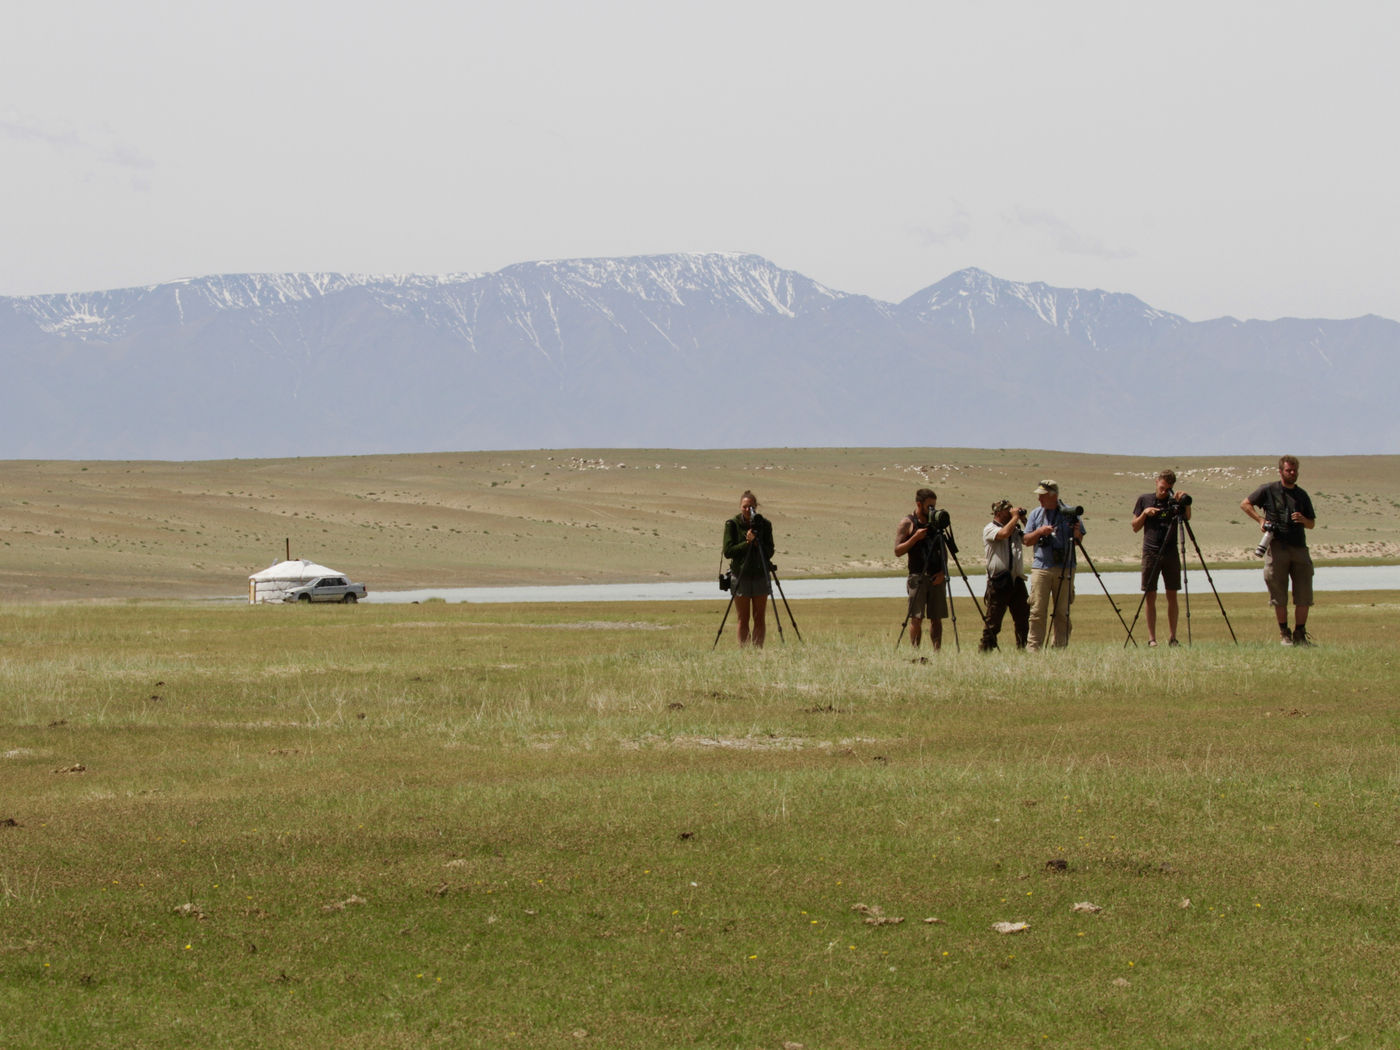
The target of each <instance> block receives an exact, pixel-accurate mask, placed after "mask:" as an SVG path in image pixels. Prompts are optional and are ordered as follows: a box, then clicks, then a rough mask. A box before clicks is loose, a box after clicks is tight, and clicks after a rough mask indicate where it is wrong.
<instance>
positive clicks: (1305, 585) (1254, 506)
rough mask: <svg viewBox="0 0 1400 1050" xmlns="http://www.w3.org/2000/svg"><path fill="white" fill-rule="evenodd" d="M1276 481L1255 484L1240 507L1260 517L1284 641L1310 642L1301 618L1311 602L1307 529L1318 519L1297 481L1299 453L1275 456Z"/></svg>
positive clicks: (1304, 618)
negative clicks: (1291, 616) (1290, 602)
mask: <svg viewBox="0 0 1400 1050" xmlns="http://www.w3.org/2000/svg"><path fill="white" fill-rule="evenodd" d="M1278 477H1279V480H1278V481H1272V482H1270V483H1269V484H1267V485H1260V486H1259V487H1258V488H1257V489H1255V490H1254V491H1253V492H1251V493H1250V494H1249V495H1248V496H1246V497H1245V498H1244V499H1243V500H1241V501H1240V510H1242V511H1244V512H1245V513H1246V514H1248V515H1249V516H1250V517H1251V518H1253V519H1254V520H1255V521H1257V522H1258V523H1259V529H1260V531H1261V532H1263V533H1264V538H1265V542H1266V543H1267V547H1268V549H1267V550H1266V551H1265V554H1264V583H1265V585H1267V586H1268V588H1269V604H1270V605H1272V606H1273V607H1274V616H1275V617H1276V618H1277V619H1278V630H1279V641H1280V642H1281V643H1282V644H1284V645H1309V646H1310V645H1312V639H1310V638H1309V637H1308V632H1307V628H1306V626H1305V625H1306V624H1307V622H1308V609H1309V608H1311V606H1312V603H1313V588H1312V578H1313V564H1312V557H1311V555H1309V554H1308V534H1307V530H1308V529H1310V528H1312V527H1313V526H1314V525H1316V524H1317V515H1316V514H1315V513H1314V511H1313V505H1312V499H1311V498H1310V497H1309V496H1308V494H1307V493H1306V492H1304V491H1303V490H1302V489H1300V488H1299V487H1298V457H1297V456H1283V457H1281V458H1280V459H1279V461H1278ZM1290 583H1291V584H1292V585H1293V608H1294V610H1295V617H1296V619H1295V626H1294V628H1293V630H1292V632H1290V631H1289V630H1288V586H1289V584H1290Z"/></svg>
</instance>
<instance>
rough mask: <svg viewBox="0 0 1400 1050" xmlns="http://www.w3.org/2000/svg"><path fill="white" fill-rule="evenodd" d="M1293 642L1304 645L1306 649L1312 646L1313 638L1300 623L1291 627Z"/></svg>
mask: <svg viewBox="0 0 1400 1050" xmlns="http://www.w3.org/2000/svg"><path fill="white" fill-rule="evenodd" d="M1293 644H1294V645H1301V646H1305V647H1306V648H1308V649H1311V648H1312V647H1313V640H1312V639H1311V638H1309V637H1308V632H1307V631H1306V630H1305V629H1304V628H1303V625H1302V624H1301V623H1300V624H1299V625H1298V626H1297V627H1295V628H1293Z"/></svg>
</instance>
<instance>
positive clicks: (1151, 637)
mask: <svg viewBox="0 0 1400 1050" xmlns="http://www.w3.org/2000/svg"><path fill="white" fill-rule="evenodd" d="M1278 469H1279V480H1278V481H1276V482H1271V483H1269V484H1265V485H1260V486H1259V487H1258V488H1257V489H1255V490H1254V491H1253V492H1251V493H1250V494H1249V495H1248V496H1246V497H1245V498H1244V499H1243V500H1242V501H1241V502H1240V508H1241V509H1242V510H1243V511H1244V512H1245V513H1246V514H1247V515H1249V517H1250V518H1251V519H1253V520H1254V521H1255V522H1257V523H1258V524H1259V527H1260V531H1261V533H1262V534H1263V538H1262V540H1261V543H1260V547H1259V551H1260V552H1262V553H1263V554H1264V558H1265V561H1264V582H1265V585H1266V586H1267V587H1268V590H1269V604H1270V605H1271V606H1272V607H1273V609H1274V613H1275V616H1276V618H1277V620H1278V626H1279V635H1280V641H1281V643H1282V644H1284V645H1301V646H1310V645H1312V641H1311V639H1310V637H1309V635H1308V632H1307V628H1306V624H1307V619H1308V610H1309V608H1310V607H1311V606H1312V603H1313V593H1312V576H1313V565H1312V559H1311V557H1310V556H1309V554H1308V545H1307V530H1308V529H1311V528H1313V527H1314V525H1315V524H1316V513H1315V512H1314V510H1313V505H1312V500H1311V499H1310V498H1309V496H1308V494H1307V493H1306V492H1305V491H1304V490H1303V489H1301V488H1299V487H1298V484H1297V482H1298V457H1297V456H1283V457H1281V458H1280V459H1279V464H1278ZM1035 496H1036V498H1037V501H1038V505H1037V506H1036V507H1035V508H1034V509H1032V510H1031V511H1030V512H1029V513H1027V511H1026V509H1025V508H1024V507H1017V506H1014V505H1013V504H1012V503H1011V501H1010V500H1006V499H999V500H997V501H995V502H994V503H993V504H992V517H991V521H989V522H988V523H987V524H986V525H985V526H983V528H982V545H983V550H984V555H985V559H986V566H987V577H986V581H987V582H986V593H985V601H986V612H985V614H984V619H983V630H982V637H981V641H980V643H979V646H978V648H979V649H980V650H981V651H983V652H988V651H991V650H994V649H996V648H997V647H998V646H997V637H998V635H999V634H1000V633H1001V628H1002V624H1003V622H1004V621H1005V618H1006V614H1007V613H1008V612H1009V613H1010V614H1011V623H1012V630H1013V633H1014V636H1015V642H1016V647H1017V648H1018V649H1026V650H1028V651H1031V652H1034V651H1036V650H1038V649H1041V648H1043V647H1045V645H1046V644H1047V641H1048V642H1049V643H1050V644H1052V645H1053V646H1054V647H1055V648H1059V649H1062V648H1064V647H1065V646H1067V645H1069V637H1070V627H1071V621H1070V606H1071V604H1072V603H1073V602H1074V573H1075V569H1076V567H1077V559H1076V550H1077V549H1082V548H1081V546H1080V544H1081V541H1082V540H1083V539H1084V535H1085V527H1084V522H1083V520H1082V514H1083V508H1082V507H1073V506H1069V505H1067V504H1066V503H1064V502H1063V501H1061V499H1060V486H1059V485H1058V484H1057V483H1056V482H1054V481H1041V482H1040V483H1039V484H1038V485H1037V486H1036V488H1035ZM757 507H758V500H757V498H756V497H755V496H754V494H753V493H752V492H745V493H744V495H743V497H742V498H741V499H740V501H739V513H738V514H737V515H735V516H734V517H733V518H731V519H730V520H729V521H727V522H725V525H724V548H723V551H724V557H726V558H728V559H729V563H730V579H731V584H730V586H731V587H732V589H733V602H734V607H735V610H736V611H737V613H738V618H739V644H740V645H749V644H752V645H755V646H760V647H761V646H762V645H763V640H764V622H765V610H766V606H767V601H768V595H769V594H770V593H771V592H770V584H769V576H770V574H771V571H772V559H773V552H774V544H773V526H772V524H771V523H770V522H769V521H768V520H767V519H766V518H764V517H762V515H760V514H758V512H757ZM1190 520H1191V497H1190V496H1189V495H1188V494H1187V493H1185V492H1177V491H1176V473H1175V472H1174V471H1172V470H1169V469H1167V470H1161V471H1159V472H1158V474H1157V477H1156V479H1155V485H1154V488H1153V491H1151V492H1145V493H1143V494H1142V495H1141V496H1139V497H1138V498H1137V501H1136V502H1135V503H1134V504H1133V516H1132V529H1133V531H1134V532H1141V533H1142V583H1141V587H1142V591H1143V602H1144V606H1145V609H1146V613H1147V644H1148V647H1149V648H1155V647H1156V646H1157V590H1158V587H1159V585H1160V586H1161V588H1162V589H1163V590H1165V591H1166V594H1167V602H1166V605H1167V632H1168V633H1167V644H1168V645H1169V646H1175V645H1177V644H1178V642H1177V620H1178V613H1179V608H1178V604H1177V594H1178V592H1179V591H1180V590H1181V553H1180V548H1181V547H1182V546H1184V533H1185V527H1184V525H1183V523H1185V522H1189V521H1190ZM947 525H948V518H947V515H946V513H944V514H941V512H939V510H938V496H937V494H936V493H935V492H934V491H933V490H932V489H929V488H920V489H918V490H917V491H916V492H915V493H914V511H913V513H911V514H906V515H905V516H904V517H903V518H901V519H900V521H899V524H898V526H897V527H896V529H895V538H894V554H895V557H897V558H905V557H907V558H908V578H907V580H906V582H905V591H906V595H907V598H908V614H907V616H906V623H907V624H908V627H909V641H910V644H911V645H913V646H915V647H918V646H919V645H920V644H921V643H922V641H923V639H924V636H925V633H927V637H928V640H929V644H930V646H931V647H932V648H934V649H939V648H941V647H942V644H943V620H945V619H946V618H947V617H948V600H947V592H948V552H949V542H950V540H951V532H950V530H948V528H947ZM1026 548H1030V549H1031V551H1032V555H1031V574H1030V581H1029V585H1028V584H1027V580H1026V576H1025V570H1024V567H1023V564H1024V563H1023V553H1024V550H1025V549H1026ZM951 549H952V552H953V553H954V554H956V552H957V548H956V547H952V548H951ZM1290 586H1291V588H1292V592H1293V605H1294V609H1295V626H1294V627H1293V628H1292V629H1291V630H1290V629H1289V626H1288V595H1289V589H1290ZM925 626H926V627H927V630H925Z"/></svg>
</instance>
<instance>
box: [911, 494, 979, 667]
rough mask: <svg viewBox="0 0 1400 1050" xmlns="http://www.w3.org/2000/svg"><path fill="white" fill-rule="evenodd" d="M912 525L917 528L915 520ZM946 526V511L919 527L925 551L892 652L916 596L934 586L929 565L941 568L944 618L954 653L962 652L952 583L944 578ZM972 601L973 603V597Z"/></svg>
mask: <svg viewBox="0 0 1400 1050" xmlns="http://www.w3.org/2000/svg"><path fill="white" fill-rule="evenodd" d="M915 525H916V526H917V525H918V522H917V521H916V522H915ZM947 526H948V513H947V512H946V511H936V512H934V513H932V514H930V515H929V517H928V518H927V519H926V520H925V522H924V524H923V525H922V526H919V527H921V528H923V529H926V530H927V532H926V533H925V535H924V538H923V540H922V541H921V542H922V543H923V544H924V545H925V547H926V548H927V549H926V550H925V552H924V565H923V569H922V570H921V571H920V572H919V574H918V575H919V582H918V583H917V584H916V585H915V586H914V594H913V596H912V597H911V598H910V600H909V610H908V612H906V613H905V614H904V622H903V623H902V624H900V625H899V637H898V638H896V639H895V640H894V647H895V649H898V648H899V643H900V642H902V641H903V640H904V629H905V628H906V627H908V626H909V621H910V620H912V619H913V618H914V610H915V609H916V608H920V607H921V606H920V605H919V604H918V599H919V596H920V594H922V593H924V590H925V588H927V587H932V586H933V585H934V583H933V578H934V576H936V575H937V573H931V572H929V571H928V570H929V566H931V565H942V566H943V588H944V592H943V593H944V596H945V598H946V599H947V602H948V615H949V617H950V618H951V619H952V621H953V647H954V649H955V650H956V651H958V652H961V651H962V649H961V647H960V646H959V644H958V613H957V609H956V608H955V607H954V605H953V588H952V580H951V579H950V578H949V576H948V559H947V557H946V554H945V552H946V551H948V550H949V549H950V547H949V543H950V541H951V536H946V537H945V536H944V529H946V528H947ZM951 549H952V550H953V560H954V561H957V550H956V547H952V548H951ZM935 555H937V557H935ZM958 571H959V572H961V571H962V566H961V565H959V566H958ZM963 579H964V580H966V579H967V577H966V576H964V577H963ZM968 590H969V591H971V590H972V585H971V584H968ZM972 600H973V601H974V602H975V601H976V600H977V598H976V597H975V596H974V597H973V599H972ZM924 604H927V603H924Z"/></svg>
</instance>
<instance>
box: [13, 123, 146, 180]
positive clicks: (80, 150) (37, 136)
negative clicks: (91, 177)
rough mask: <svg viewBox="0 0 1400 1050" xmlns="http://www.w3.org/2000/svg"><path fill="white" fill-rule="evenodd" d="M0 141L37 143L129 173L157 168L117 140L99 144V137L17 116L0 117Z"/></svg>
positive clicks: (137, 152) (144, 157)
mask: <svg viewBox="0 0 1400 1050" xmlns="http://www.w3.org/2000/svg"><path fill="white" fill-rule="evenodd" d="M0 137H3V138H6V139H9V140H10V141H11V142H28V143H38V144H39V145H43V146H48V147H49V148H51V149H54V150H57V151H59V152H63V153H76V154H80V155H85V156H87V157H88V158H90V159H92V160H96V161H98V162H99V163H102V164H110V165H112V166H113V167H117V168H125V169H127V170H130V171H149V170H151V169H152V168H154V167H155V166H156V165H155V161H153V160H152V159H151V158H150V157H148V156H146V155H145V154H144V153H142V152H141V151H140V150H137V149H134V148H132V147H131V146H129V145H127V144H126V143H124V142H120V141H116V140H115V139H112V140H111V141H105V142H104V141H97V137H89V136H87V135H82V134H79V133H78V132H76V131H74V130H72V129H70V128H63V129H55V128H48V127H44V126H43V125H41V124H38V123H36V122H34V121H29V120H23V119H19V118H16V117H14V116H7V117H0ZM106 137H108V138H110V136H106Z"/></svg>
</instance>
